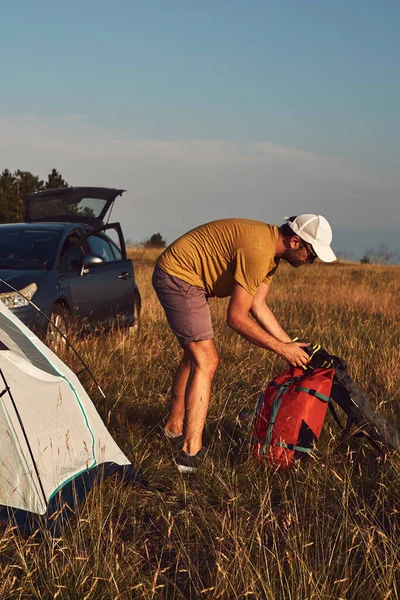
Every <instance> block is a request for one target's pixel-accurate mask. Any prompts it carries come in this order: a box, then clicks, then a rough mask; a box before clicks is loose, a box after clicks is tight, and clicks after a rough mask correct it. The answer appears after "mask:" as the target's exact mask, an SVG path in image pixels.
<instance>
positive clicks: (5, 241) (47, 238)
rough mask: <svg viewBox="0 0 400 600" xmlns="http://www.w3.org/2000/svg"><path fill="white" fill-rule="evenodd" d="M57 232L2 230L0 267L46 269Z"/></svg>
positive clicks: (54, 249)
mask: <svg viewBox="0 0 400 600" xmlns="http://www.w3.org/2000/svg"><path fill="white" fill-rule="evenodd" d="M58 239H59V232H58V231H57V232H55V231H47V230H44V229H31V228H26V229H22V228H21V227H15V228H14V227H12V226H11V227H9V228H7V229H2V231H1V237H0V267H1V268H3V269H48V268H49V266H50V264H51V262H52V260H53V257H54V255H55V252H56V247H57V242H58Z"/></svg>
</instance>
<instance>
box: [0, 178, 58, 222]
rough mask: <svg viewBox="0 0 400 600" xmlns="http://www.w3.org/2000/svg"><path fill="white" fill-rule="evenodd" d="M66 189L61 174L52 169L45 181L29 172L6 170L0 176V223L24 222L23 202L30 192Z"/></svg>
mask: <svg viewBox="0 0 400 600" xmlns="http://www.w3.org/2000/svg"><path fill="white" fill-rule="evenodd" d="M60 187H68V183H67V182H66V181H65V179H64V178H63V176H62V175H61V173H59V172H58V171H57V169H52V170H51V171H50V173H49V174H48V176H47V180H46V181H44V180H42V179H40V177H39V176H38V175H33V173H30V172H29V171H21V170H20V169H18V170H17V171H14V172H13V173H11V171H9V170H8V169H4V171H3V172H2V173H1V175H0V223H20V222H23V221H24V220H25V209H24V201H25V198H27V196H29V194H32V192H41V191H43V190H50V189H53V188H60Z"/></svg>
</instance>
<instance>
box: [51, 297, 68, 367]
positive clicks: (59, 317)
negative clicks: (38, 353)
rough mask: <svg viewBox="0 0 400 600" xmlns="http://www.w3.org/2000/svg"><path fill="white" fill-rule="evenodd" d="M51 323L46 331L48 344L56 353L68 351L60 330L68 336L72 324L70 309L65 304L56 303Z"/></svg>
mask: <svg viewBox="0 0 400 600" xmlns="http://www.w3.org/2000/svg"><path fill="white" fill-rule="evenodd" d="M50 321H51V323H49V324H48V327H47V333H46V344H47V345H48V347H49V348H50V350H52V351H53V352H55V353H56V354H61V355H62V354H64V353H65V352H66V351H67V348H68V346H67V342H66V341H65V338H63V336H62V335H60V332H61V333H62V334H63V335H64V336H67V334H68V331H69V327H70V324H71V315H70V312H69V310H68V309H67V308H66V307H65V306H64V305H63V304H54V306H53V308H52V309H51V315H50Z"/></svg>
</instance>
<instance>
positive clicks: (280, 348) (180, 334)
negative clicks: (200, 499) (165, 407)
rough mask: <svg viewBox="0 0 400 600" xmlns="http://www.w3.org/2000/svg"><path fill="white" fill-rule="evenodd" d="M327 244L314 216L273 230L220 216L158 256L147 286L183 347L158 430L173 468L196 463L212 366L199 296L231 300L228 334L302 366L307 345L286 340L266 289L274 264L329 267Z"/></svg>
mask: <svg viewBox="0 0 400 600" xmlns="http://www.w3.org/2000/svg"><path fill="white" fill-rule="evenodd" d="M331 241H332V230H331V227H330V225H329V223H328V221H327V220H326V219H325V218H324V217H322V216H320V215H312V214H304V215H300V216H298V217H290V219H286V222H285V224H284V225H282V226H281V227H277V226H276V225H268V224H266V223H262V222H259V221H250V220H246V219H223V220H220V221H213V222H211V223H206V224H205V225H201V226H200V227H197V228H196V229H193V230H192V231H189V232H188V233H186V234H185V235H183V236H182V237H180V238H179V239H178V240H176V241H175V242H173V243H172V244H171V245H170V246H169V247H168V248H167V249H166V250H165V251H164V252H163V254H162V255H161V256H160V258H159V259H158V261H157V264H156V267H155V269H154V274H153V286H154V289H155V291H156V293H157V295H158V298H159V300H160V302H161V304H162V306H163V308H164V311H165V314H166V317H167V320H168V323H169V325H170V327H171V329H172V331H173V332H174V333H175V335H176V336H177V338H178V340H179V342H180V344H181V346H182V348H183V357H182V360H181V362H180V364H179V366H178V369H177V371H176V373H175V376H174V379H173V382H172V390H171V404H170V412H169V415H168V419H167V421H166V424H165V429H164V433H165V435H166V436H167V437H169V438H176V439H177V440H180V439H182V441H183V448H182V451H181V452H180V454H179V455H178V457H177V459H176V463H177V467H178V470H179V471H181V472H193V471H195V470H196V469H197V467H198V466H199V465H200V463H201V460H202V458H203V451H202V433H203V428H204V424H205V420H206V416H207V411H208V403H209V399H210V392H211V382H212V379H213V377H214V373H215V371H216V369H217V366H218V361H219V359H218V354H217V350H216V348H215V344H214V341H213V338H214V332H213V328H212V323H211V316H210V309H209V306H208V301H207V299H208V298H209V297H211V296H217V297H220V298H222V297H226V296H231V300H230V303H229V306H228V312H227V324H228V325H229V326H230V327H231V328H232V329H234V330H235V331H237V333H239V334H240V335H242V336H243V337H244V338H245V339H246V340H248V341H249V342H251V343H253V344H255V345H257V346H260V347H261V348H265V349H267V350H272V351H273V352H276V354H278V355H279V356H281V357H282V358H284V359H285V360H286V361H287V362H288V363H289V364H291V365H295V366H302V365H305V364H307V363H308V361H309V357H308V354H307V353H306V352H305V351H304V347H306V346H307V344H306V343H300V342H293V341H292V340H291V338H290V337H289V335H288V334H287V333H286V332H285V330H284V329H283V328H282V327H281V325H280V324H279V322H278V321H277V319H276V318H275V316H274V314H273V312H272V311H271V309H270V308H269V307H268V305H267V297H268V292H269V288H270V284H271V280H272V277H273V275H274V273H275V271H276V269H277V267H278V264H279V260H280V259H283V260H286V261H287V262H288V263H290V264H291V265H292V266H293V267H296V268H297V267H300V266H301V265H304V264H307V263H309V264H312V263H313V262H314V260H315V258H316V257H319V258H320V259H321V260H323V261H324V262H332V261H334V260H335V259H336V256H335V254H334V253H333V251H332V249H331V248H330V244H331ZM250 315H251V316H250ZM251 317H253V318H251Z"/></svg>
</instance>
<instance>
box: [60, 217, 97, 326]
mask: <svg viewBox="0 0 400 600" xmlns="http://www.w3.org/2000/svg"><path fill="white" fill-rule="evenodd" d="M85 246H86V248H85ZM85 249H86V251H87V245H86V241H85V235H84V231H83V230H82V229H79V228H77V229H74V230H72V231H70V232H69V233H68V236H67V237H66V239H65V241H64V243H63V245H62V248H61V251H60V258H59V265H58V269H57V270H58V280H57V285H58V288H59V290H60V292H61V294H62V296H63V297H64V298H65V300H66V301H67V304H68V306H69V308H70V310H71V312H72V314H73V317H74V319H75V321H76V322H81V321H92V320H94V319H96V315H95V312H96V306H95V304H96V302H95V298H94V296H93V293H92V282H91V280H90V279H88V278H87V277H83V276H82V274H81V273H82V261H83V257H84V255H85Z"/></svg>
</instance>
